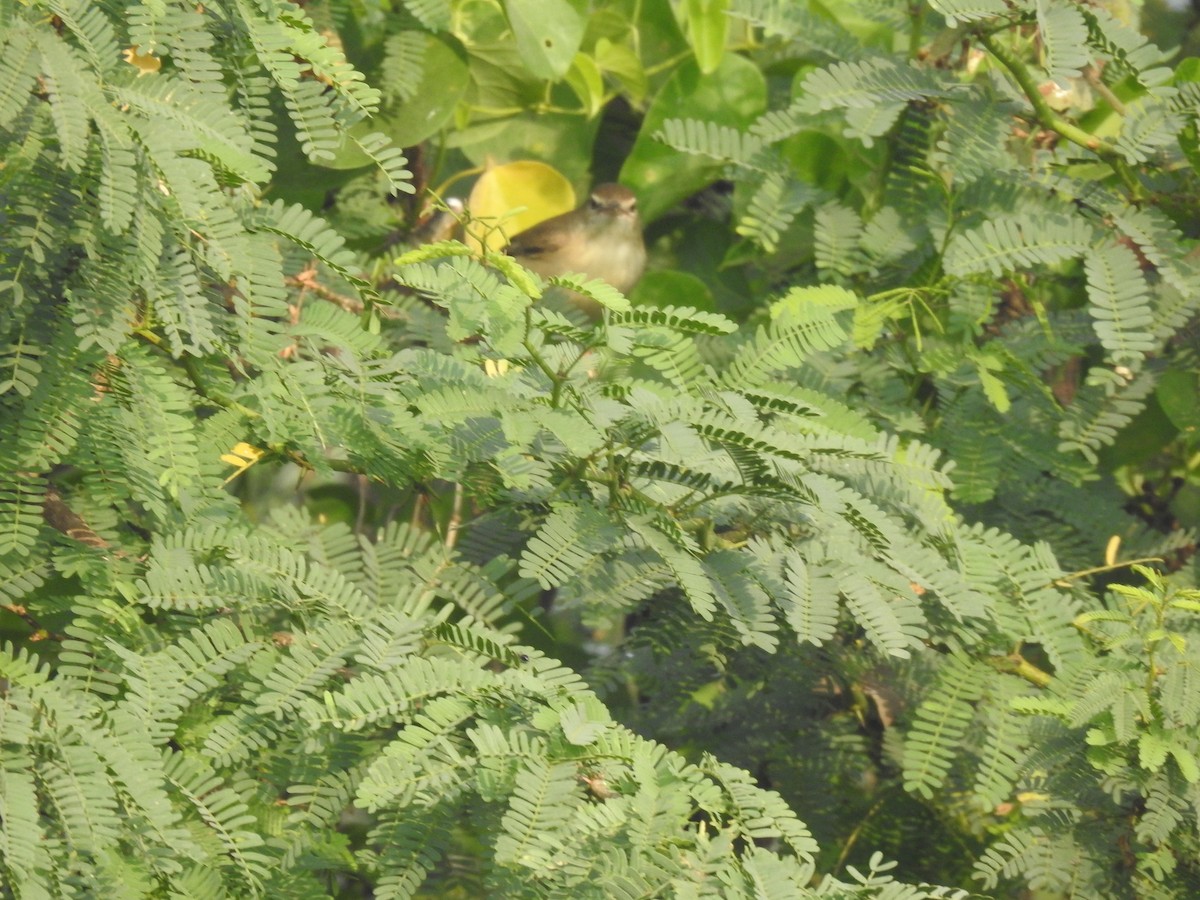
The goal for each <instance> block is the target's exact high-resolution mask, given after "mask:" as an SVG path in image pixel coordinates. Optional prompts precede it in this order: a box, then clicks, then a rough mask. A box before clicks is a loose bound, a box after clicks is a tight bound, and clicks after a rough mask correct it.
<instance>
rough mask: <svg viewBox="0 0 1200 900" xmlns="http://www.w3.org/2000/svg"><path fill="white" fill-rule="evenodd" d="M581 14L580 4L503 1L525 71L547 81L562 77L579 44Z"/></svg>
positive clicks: (572, 0)
mask: <svg viewBox="0 0 1200 900" xmlns="http://www.w3.org/2000/svg"><path fill="white" fill-rule="evenodd" d="M585 12H586V4H585V3H584V2H583V0H504V14H505V15H506V16H508V23H509V24H510V25H511V26H512V30H513V37H515V38H516V41H517V49H519V50H520V51H521V59H522V60H523V61H524V63H525V68H527V69H528V70H529V71H530V72H532V73H533V74H534V75H537V76H538V77H539V78H548V79H550V80H551V81H558V80H559V79H560V78H562V77H563V76H564V75H566V74H567V70H568V69H569V68H571V60H573V59H574V58H575V54H576V53H577V52H578V50H579V43H580V41H582V40H583V30H584V25H585V19H584V13H585Z"/></svg>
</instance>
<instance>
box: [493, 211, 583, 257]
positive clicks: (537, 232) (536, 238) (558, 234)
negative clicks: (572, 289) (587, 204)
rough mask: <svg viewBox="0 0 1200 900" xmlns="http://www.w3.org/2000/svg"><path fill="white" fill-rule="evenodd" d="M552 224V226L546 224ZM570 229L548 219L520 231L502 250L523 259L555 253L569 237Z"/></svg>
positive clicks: (554, 220)
mask: <svg viewBox="0 0 1200 900" xmlns="http://www.w3.org/2000/svg"><path fill="white" fill-rule="evenodd" d="M548 225H554V226H555V227H553V228H548V227H546V226H548ZM571 236H572V235H571V232H570V229H566V228H562V227H559V226H558V225H557V221H556V219H549V220H547V221H545V222H542V223H541V224H540V225H534V226H533V227H532V228H530V229H528V230H526V231H522V232H521V233H520V234H518V235H517V236H516V237H514V238H513V239H512V241H511V242H510V243H509V245H508V246H507V247H505V248H504V252H505V253H507V254H508V255H509V256H515V257H518V258H523V259H537V258H538V257H540V256H545V255H547V254H551V253H557V252H558V251H559V250H561V249H562V248H563V246H564V245H565V244H566V243H567V241H568V240H570V238H571Z"/></svg>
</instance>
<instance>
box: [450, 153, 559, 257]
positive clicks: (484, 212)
mask: <svg viewBox="0 0 1200 900" xmlns="http://www.w3.org/2000/svg"><path fill="white" fill-rule="evenodd" d="M467 207H468V209H470V211H471V218H472V220H473V221H472V222H471V223H470V225H468V226H467V243H468V244H469V245H470V246H471V247H472V248H473V249H475V250H476V251H479V250H481V249H486V250H501V249H503V248H504V247H505V246H506V245H507V244H508V242H509V241H510V240H511V239H512V238H513V236H514V235H517V234H520V233H521V232H522V231H524V230H525V229H527V228H531V227H533V226H534V225H536V224H537V223H538V222H542V221H545V220H546V219H549V218H551V217H553V216H557V215H559V214H560V213H565V212H569V211H570V210H572V209H574V208H575V190H574V188H572V187H571V182H569V181H567V179H566V177H565V176H564V175H563V174H562V173H561V172H559V171H558V170H557V169H555V168H554V167H553V166H548V165H546V164H545V163H541V162H535V161H533V160H521V161H518V162H510V163H504V164H503V165H499V166H491V167H489V168H488V169H487V171H485V172H484V173H483V174H482V175H480V176H479V180H478V181H476V182H475V187H473V188H472V189H471V196H470V198H468V200H467ZM516 210H519V212H514V211H516Z"/></svg>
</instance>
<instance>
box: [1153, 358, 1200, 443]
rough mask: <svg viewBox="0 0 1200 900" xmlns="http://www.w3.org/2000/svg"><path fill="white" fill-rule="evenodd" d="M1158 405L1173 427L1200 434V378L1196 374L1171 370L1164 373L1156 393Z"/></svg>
mask: <svg viewBox="0 0 1200 900" xmlns="http://www.w3.org/2000/svg"><path fill="white" fill-rule="evenodd" d="M1154 395H1155V397H1157V398H1158V405H1159V406H1161V407H1162V408H1163V412H1165V413H1166V414H1167V418H1169V419H1170V420H1171V422H1172V424H1173V425H1175V427H1176V428H1178V429H1179V430H1180V431H1183V432H1190V433H1192V434H1196V433H1200V402H1197V399H1196V398H1197V397H1200V378H1197V377H1196V374H1195V373H1194V372H1186V371H1183V370H1181V369H1170V370H1168V371H1166V372H1163V374H1162V377H1161V378H1160V379H1159V380H1158V387H1157V388H1155V391H1154Z"/></svg>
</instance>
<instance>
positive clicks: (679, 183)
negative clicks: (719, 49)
mask: <svg viewBox="0 0 1200 900" xmlns="http://www.w3.org/2000/svg"><path fill="white" fill-rule="evenodd" d="M766 108H767V83H766V80H765V79H764V78H763V75H762V72H761V71H760V70H759V69H758V67H757V66H755V65H754V64H753V63H752V62H750V61H749V60H747V59H744V58H743V57H740V56H737V55H736V54H732V53H727V54H726V55H725V58H724V59H722V60H721V64H720V65H719V66H718V67H717V69H716V70H715V71H714V72H713V73H712V74H710V75H704V74H701V72H700V69H699V67H698V66H697V65H696V63H695V62H694V61H691V60H689V61H688V62H685V63H684V64H683V65H681V66H680V67H679V69H678V70H676V72H675V73H674V74H673V75H672V76H671V77H670V78H669V79H668V80H667V83H666V84H664V85H663V87H662V90H660V91H659V92H658V96H657V97H655V98H654V102H653V103H651V104H650V109H649V111H648V112H647V113H646V118H645V120H644V121H643V122H642V129H641V131H640V132H639V133H638V137H637V141H636V142H635V143H634V145H633V151H632V152H631V153H630V154H629V158H628V159H626V160H625V165H624V166H622V167H621V181H622V182H623V183H625V184H627V185H629V186H630V187H631V188H633V189H634V190H635V191H637V194H638V205H639V206H640V208H641V211H642V219H643V220H644V221H647V222H650V221H653V220H654V219H656V218H658V217H659V216H661V215H662V214H663V213H664V212H666V211H667V210H668V209H670V208H671V207H672V206H674V205H675V204H676V203H678V202H679V201H680V200H682V199H683V198H684V197H687V196H688V195H690V194H693V193H695V192H696V191H698V190H700V189H701V188H702V187H704V186H705V185H706V184H708V183H709V182H711V181H713V180H714V179H716V178H717V177H718V175H719V173H720V172H721V163H719V162H717V161H716V160H712V159H708V158H705V157H702V156H693V155H690V154H686V153H681V152H679V151H678V150H673V149H672V148H670V147H668V146H667V145H666V144H663V143H661V142H660V141H658V140H657V139H656V138H655V137H654V135H655V134H656V133H657V132H658V131H660V130H661V129H662V126H663V122H665V121H666V120H667V119H699V120H702V121H708V122H716V123H717V124H719V125H728V126H731V127H734V128H746V127H748V126H749V124H750V123H751V122H752V121H753V120H754V119H755V118H757V117H758V116H759V115H761V114H762V113H763V111H764V110H766Z"/></svg>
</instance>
